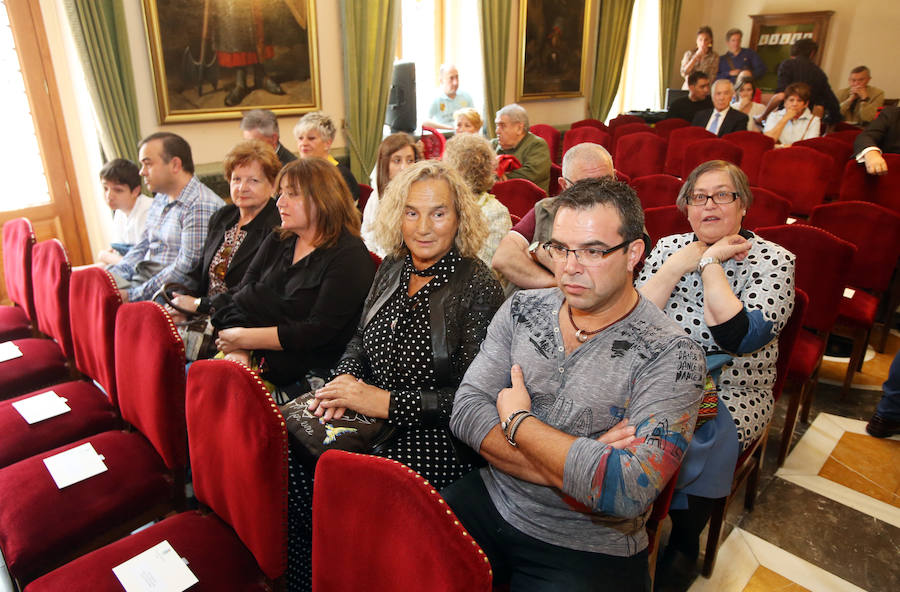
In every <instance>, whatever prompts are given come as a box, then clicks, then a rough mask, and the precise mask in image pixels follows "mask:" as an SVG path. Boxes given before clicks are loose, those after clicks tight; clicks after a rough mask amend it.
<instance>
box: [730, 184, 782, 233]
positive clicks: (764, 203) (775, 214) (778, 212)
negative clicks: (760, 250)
mask: <svg viewBox="0 0 900 592" xmlns="http://www.w3.org/2000/svg"><path fill="white" fill-rule="evenodd" d="M750 191H752V192H753V204H752V205H751V206H750V207H749V208H747V215H745V216H744V221H743V222H742V223H741V226H743V227H744V228H746V229H748V230H754V229H756V228H759V227H760V226H778V225H779V224H786V223H787V218H788V215H789V214H790V213H791V202H789V201H788V200H786V199H784V198H783V197H781V196H780V195H778V194H777V193H774V192H772V191H769V190H768V189H763V188H762V187H751V188H750Z"/></svg>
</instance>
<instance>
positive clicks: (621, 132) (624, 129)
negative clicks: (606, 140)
mask: <svg viewBox="0 0 900 592" xmlns="http://www.w3.org/2000/svg"><path fill="white" fill-rule="evenodd" d="M642 132H644V133H648V134H652V133H653V128H651V127H650V126H649V125H647V124H646V123H644V122H643V121H641V122H638V123H626V124H623V125H619V126H617V127H616V128H615V129H613V132H612V148H613V149H612V153H613V155H615V150H616V149H617V148H618V145H619V140H620V139H622V138H623V137H625V136H628V135H631V134H639V133H642ZM653 135H654V136H655V135H656V134H653Z"/></svg>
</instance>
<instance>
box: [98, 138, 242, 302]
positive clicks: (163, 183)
mask: <svg viewBox="0 0 900 592" xmlns="http://www.w3.org/2000/svg"><path fill="white" fill-rule="evenodd" d="M139 149H140V152H139V154H140V159H141V176H143V177H144V179H145V180H146V182H147V188H148V189H149V190H150V191H152V192H153V193H154V194H155V196H154V198H153V203H152V204H151V206H150V210H149V212H148V213H147V224H146V226H145V227H144V232H143V234H141V240H140V241H138V243H137V244H136V245H134V246H133V247H132V248H131V249H129V250H128V253H126V254H125V257H124V258H123V259H122V261H120V262H119V263H117V264H116V265H113V266H111V267H109V268H108V271H109V272H110V273H111V274H113V277H115V279H116V284H117V285H118V286H119V289H120V292H121V294H122V300H124V301H125V302H130V301H135V300H150V299H151V298H152V297H153V295H154V293H156V291H157V290H159V288H161V287H162V286H163V284H165V283H167V282H176V283H181V284H187V285H188V287H189V288H192V287H194V286H191V285H190V284H191V281H190V279H189V276H188V274H189V273H190V271H191V270H192V269H193V268H194V266H195V265H196V264H197V261H198V260H199V259H200V254H201V252H202V251H203V241H204V240H205V239H206V231H207V229H208V226H209V218H210V216H212V215H213V213H214V212H215V211H216V210H218V209H219V208H221V207H222V206H224V205H225V202H223V201H222V199H221V198H220V197H219V196H218V195H216V194H215V193H213V191H212V190H211V189H210V188H209V187H207V186H206V185H204V184H203V183H201V182H200V180H199V179H198V178H197V177H195V176H194V160H193V157H192V156H191V147H190V145H188V143H187V142H186V141H185V140H184V138H182V137H181V136H178V135H176V134H173V133H170V132H157V133H155V134H151V135H149V136H147V137H146V138H144V139H143V140H141V143H140V144H139Z"/></svg>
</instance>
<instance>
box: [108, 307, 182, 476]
mask: <svg viewBox="0 0 900 592" xmlns="http://www.w3.org/2000/svg"><path fill="white" fill-rule="evenodd" d="M184 364H185V360H184V343H183V342H182V340H181V337H180V336H179V335H178V331H177V329H176V328H175V324H174V323H173V322H172V318H171V317H170V316H169V314H168V313H167V312H166V311H165V310H163V308H162V307H161V306H160V305H158V304H156V303H155V302H132V303H130V304H124V305H122V306H120V307H119V313H118V315H117V317H116V381H117V383H118V387H119V391H118V392H119V411H120V412H121V414H122V418H123V419H124V420H125V421H127V422H128V423H129V424H131V425H132V426H134V427H135V428H137V429H138V431H140V432H141V433H142V434H143V435H144V437H146V438H147V440H149V441H150V443H151V444H153V447H154V448H155V449H156V452H157V453H158V454H159V456H160V457H161V458H162V459H163V462H165V463H166V466H167V467H168V468H169V469H170V470H173V471H174V470H178V469H181V468H183V467H185V466H186V465H187V432H186V429H187V428H186V427H185V423H184V389H185V376H184Z"/></svg>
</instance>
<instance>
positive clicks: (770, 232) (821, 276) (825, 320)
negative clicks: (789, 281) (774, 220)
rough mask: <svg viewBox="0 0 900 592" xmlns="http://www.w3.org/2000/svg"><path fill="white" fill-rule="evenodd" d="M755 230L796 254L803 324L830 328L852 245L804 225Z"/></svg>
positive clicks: (848, 263)
mask: <svg viewBox="0 0 900 592" xmlns="http://www.w3.org/2000/svg"><path fill="white" fill-rule="evenodd" d="M783 150H789V148H784V149H783ZM756 233H757V234H758V235H759V236H761V237H763V238H764V239H766V240H769V241H772V242H773V243H776V244H778V245H781V246H782V247H784V248H785V249H787V250H788V251H790V252H791V253H793V254H794V256H795V257H796V261H795V264H794V285H795V286H796V287H797V288H800V289H801V290H803V291H804V292H806V294H807V296H809V308H807V310H806V319H805V320H804V322H803V325H804V326H805V327H809V328H811V329H814V330H816V331H819V332H821V333H828V332H829V331H831V327H832V326H833V325H834V322H835V320H836V319H837V315H838V308H839V305H840V303H841V298H843V297H844V287H845V286H846V285H847V278H848V277H849V275H850V265H851V264H852V263H853V255H854V254H855V253H856V247H854V246H853V245H852V244H850V243H848V242H847V241H845V240H842V239H840V238H838V237H836V236H834V235H833V234H831V233H830V232H825V231H824V230H822V229H821V228H815V227H813V226H806V225H804V224H782V225H781V226H764V227H762V228H757V229H756Z"/></svg>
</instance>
